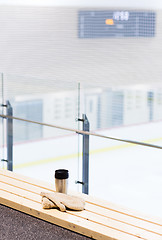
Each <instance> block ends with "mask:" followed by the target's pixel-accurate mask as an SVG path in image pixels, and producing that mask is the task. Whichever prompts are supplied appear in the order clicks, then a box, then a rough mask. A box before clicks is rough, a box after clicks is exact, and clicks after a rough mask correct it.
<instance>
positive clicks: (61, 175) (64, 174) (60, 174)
mask: <svg viewBox="0 0 162 240" xmlns="http://www.w3.org/2000/svg"><path fill="white" fill-rule="evenodd" d="M68 177H69V172H68V170H66V169H58V170H56V171H55V178H57V179H67V178H68Z"/></svg>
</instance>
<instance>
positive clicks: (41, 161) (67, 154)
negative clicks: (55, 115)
mask: <svg viewBox="0 0 162 240" xmlns="http://www.w3.org/2000/svg"><path fill="white" fill-rule="evenodd" d="M13 124H14V126H16V127H19V124H20V127H21V124H22V123H21V121H18V120H14V122H13ZM29 127H30V128H31V129H33V131H34V129H35V127H37V124H33V123H29ZM42 127H43V129H44V130H45V131H47V130H48V131H50V130H51V128H50V127H44V126H42ZM57 132H58V135H56V136H54V137H49V138H47V137H44V138H43V137H42V138H39V139H30V140H28V141H26V140H25V141H23V140H22V141H21V142H20V141H19V142H17V141H14V144H13V156H14V157H13V169H14V172H16V173H20V174H23V175H25V176H29V177H32V178H36V179H39V180H43V181H46V182H50V183H53V186H54V185H55V179H54V174H55V170H57V169H68V170H69V180H68V181H69V183H68V184H69V189H70V190H75V191H77V185H76V184H75V181H77V180H78V136H77V134H74V133H71V132H68V131H63V130H58V129H57Z"/></svg>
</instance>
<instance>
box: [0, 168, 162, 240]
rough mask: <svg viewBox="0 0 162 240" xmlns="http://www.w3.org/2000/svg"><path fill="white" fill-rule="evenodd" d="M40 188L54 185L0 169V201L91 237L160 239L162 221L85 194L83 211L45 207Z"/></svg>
mask: <svg viewBox="0 0 162 240" xmlns="http://www.w3.org/2000/svg"><path fill="white" fill-rule="evenodd" d="M41 191H48V192H53V191H54V185H52V184H51V185H50V184H47V183H44V182H41V181H37V180H34V179H31V178H28V177H25V176H21V175H18V174H15V173H13V172H10V171H7V170H2V169H1V170H0V204H3V205H5V206H8V207H11V208H13V209H16V210H19V211H21V212H25V213H27V214H29V215H32V216H34V217H37V218H40V219H43V220H45V221H48V222H50V223H54V224H56V225H58V226H61V227H64V228H66V229H70V230H72V231H74V232H77V233H80V234H83V235H85V236H88V237H91V238H94V239H108V240H112V239H113V240H115V239H116V240H139V239H145V240H146V239H147V240H162V220H161V219H158V218H153V217H148V216H143V215H141V214H138V213H136V212H133V211H131V210H128V209H124V208H122V207H120V206H117V205H115V204H112V203H108V202H105V201H101V200H97V199H95V198H92V197H90V196H89V195H85V194H76V195H77V196H81V197H82V198H84V199H85V201H86V205H85V210H84V211H81V212H77V211H70V210H67V211H66V212H60V211H59V210H58V209H50V210H44V209H42V206H41V196H40V192H41Z"/></svg>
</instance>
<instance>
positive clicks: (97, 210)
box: [86, 203, 162, 236]
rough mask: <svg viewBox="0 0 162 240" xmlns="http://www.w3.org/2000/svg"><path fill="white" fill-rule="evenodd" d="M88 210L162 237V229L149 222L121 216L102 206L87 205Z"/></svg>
mask: <svg viewBox="0 0 162 240" xmlns="http://www.w3.org/2000/svg"><path fill="white" fill-rule="evenodd" d="M86 209H87V210H88V211H91V212H95V213H97V214H99V215H102V216H106V217H109V218H112V219H116V220H118V221H120V222H124V223H127V224H128V225H131V226H135V227H138V228H141V229H143V230H147V231H149V232H153V233H157V234H159V235H160V236H162V227H161V226H159V225H156V224H152V223H150V222H147V221H142V220H140V219H137V218H134V217H130V216H127V215H125V214H121V213H119V212H115V211H112V210H109V209H106V208H103V207H101V206H96V205H95V206H94V205H93V204H91V203H86Z"/></svg>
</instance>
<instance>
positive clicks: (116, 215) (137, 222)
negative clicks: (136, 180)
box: [0, 174, 162, 234]
mask: <svg viewBox="0 0 162 240" xmlns="http://www.w3.org/2000/svg"><path fill="white" fill-rule="evenodd" d="M9 175H10V176H9ZM9 175H7V176H6V175H2V174H0V179H1V181H3V182H7V183H8V184H12V185H14V186H17V187H20V188H23V189H26V190H28V191H29V192H33V193H37V194H40V192H41V191H46V189H47V188H45V189H44V188H42V187H41V186H35V185H32V184H31V183H28V182H22V181H21V180H20V179H18V178H17V179H16V178H13V177H12V176H13V174H9ZM32 183H33V181H32ZM49 190H51V191H52V192H53V191H54V190H53V188H52V189H51V188H48V191H49ZM83 196H84V197H85V195H83ZM86 209H87V210H89V211H92V212H95V213H98V214H100V215H103V216H106V217H109V218H112V219H115V220H117V221H119V219H120V221H123V222H126V223H128V224H129V225H133V226H136V227H139V228H142V229H147V230H149V231H151V232H156V233H158V234H162V227H161V226H159V225H156V223H155V224H154V223H153V224H152V223H150V222H148V221H143V220H141V219H138V218H134V217H132V216H131V217H130V216H128V215H127V214H123V213H121V212H118V211H113V210H110V209H108V208H104V207H102V206H98V205H93V203H91V202H88V203H86Z"/></svg>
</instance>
